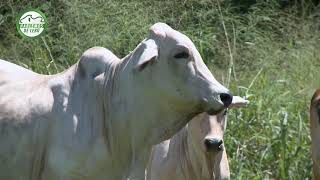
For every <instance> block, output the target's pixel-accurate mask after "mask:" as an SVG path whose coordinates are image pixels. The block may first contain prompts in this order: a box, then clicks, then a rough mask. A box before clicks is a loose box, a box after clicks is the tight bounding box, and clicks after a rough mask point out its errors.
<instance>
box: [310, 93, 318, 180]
mask: <svg viewBox="0 0 320 180" xmlns="http://www.w3.org/2000/svg"><path fill="white" fill-rule="evenodd" d="M310 130H311V149H312V161H313V176H314V179H315V180H320V89H318V90H317V91H316V92H315V93H314V95H313V97H312V100H311V105H310Z"/></svg>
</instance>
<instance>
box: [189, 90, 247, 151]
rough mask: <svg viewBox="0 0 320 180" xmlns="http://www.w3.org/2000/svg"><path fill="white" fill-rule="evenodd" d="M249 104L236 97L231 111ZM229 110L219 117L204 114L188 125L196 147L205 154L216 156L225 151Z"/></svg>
mask: <svg viewBox="0 0 320 180" xmlns="http://www.w3.org/2000/svg"><path fill="white" fill-rule="evenodd" d="M247 104H248V101H247V100H244V99H242V98H241V97H239V96H234V98H233V100H232V103H231V105H230V106H229V109H231V108H240V107H243V106H246V105H247ZM226 113H227V110H225V111H223V112H220V113H219V114H217V115H213V116H210V115H208V114H206V113H202V114H200V115H199V116H197V117H195V118H194V119H193V120H191V121H190V123H189V124H188V131H189V132H190V134H191V138H192V142H193V144H194V145H195V147H200V150H201V151H202V152H205V153H212V154H216V153H218V152H220V151H222V150H223V148H224V145H223V134H224V130H225V128H226V119H227V118H226Z"/></svg>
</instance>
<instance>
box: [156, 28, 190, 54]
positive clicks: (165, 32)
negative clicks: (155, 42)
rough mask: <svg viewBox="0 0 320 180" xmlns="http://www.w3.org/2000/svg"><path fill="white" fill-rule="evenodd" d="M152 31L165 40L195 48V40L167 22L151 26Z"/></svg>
mask: <svg viewBox="0 0 320 180" xmlns="http://www.w3.org/2000/svg"><path fill="white" fill-rule="evenodd" d="M150 31H151V33H152V34H153V35H155V36H156V37H157V38H159V39H164V40H165V41H169V42H175V43H176V44H180V45H184V46H187V47H189V48H193V47H194V44H193V42H192V41H191V40H190V39H189V38H188V37H187V36H186V35H184V34H183V33H181V32H179V31H176V30H174V29H172V28H171V27H170V26H168V25H167V24H165V23H156V24H154V25H153V26H151V28H150Z"/></svg>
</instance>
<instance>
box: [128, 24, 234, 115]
mask: <svg viewBox="0 0 320 180" xmlns="http://www.w3.org/2000/svg"><path fill="white" fill-rule="evenodd" d="M132 56H133V57H135V58H134V59H135V60H134V66H133V72H134V78H137V79H138V81H139V82H141V83H142V84H143V83H145V86H144V85H142V86H143V91H145V94H148V93H150V92H152V94H153V95H154V96H155V95H156V96H158V99H157V100H156V101H159V102H160V101H163V102H164V103H163V104H167V106H168V107H170V108H171V109H175V110H176V111H179V112H186V108H188V110H187V111H190V112H191V111H195V112H194V113H200V112H208V113H209V114H217V113H219V112H221V111H222V110H223V109H225V108H227V107H228V106H229V105H230V104H231V101H232V95H231V93H230V92H229V90H228V89H227V88H225V87H224V86H222V85H221V84H220V83H219V82H218V81H217V80H216V79H215V78H214V77H213V75H212V74H211V72H210V71H209V69H208V68H207V67H206V65H205V64H204V62H203V60H202V58H201V56H200V54H199V52H198V50H197V49H196V47H195V45H194V44H193V43H192V41H191V40H190V39H189V38H188V37H187V36H185V35H184V34H182V33H180V32H178V31H175V30H174V29H172V28H171V27H170V26H168V25H166V24H164V23H156V24H155V25H153V26H152V27H151V28H150V35H149V37H148V38H147V39H146V40H144V41H143V42H142V43H141V44H140V45H139V46H138V47H137V49H136V50H135V52H134V53H133V55H132ZM135 82H137V81H135ZM139 85H141V84H139Z"/></svg>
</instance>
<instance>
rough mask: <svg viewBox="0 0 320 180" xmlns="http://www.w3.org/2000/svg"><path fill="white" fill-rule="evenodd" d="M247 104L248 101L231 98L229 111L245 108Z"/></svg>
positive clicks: (240, 98)
mask: <svg viewBox="0 0 320 180" xmlns="http://www.w3.org/2000/svg"><path fill="white" fill-rule="evenodd" d="M248 104H249V101H248V100H245V99H243V98H242V97H240V96H233V98H232V103H231V105H230V106H229V109H232V108H241V107H246V106H247V105H248Z"/></svg>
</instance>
